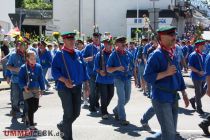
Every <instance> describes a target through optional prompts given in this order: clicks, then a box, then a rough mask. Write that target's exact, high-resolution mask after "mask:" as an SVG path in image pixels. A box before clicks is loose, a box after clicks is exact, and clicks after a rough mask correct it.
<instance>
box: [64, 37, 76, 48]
mask: <svg viewBox="0 0 210 140" xmlns="http://www.w3.org/2000/svg"><path fill="white" fill-rule="evenodd" d="M63 42H64V44H65V45H66V46H74V45H75V39H74V38H65V39H63Z"/></svg>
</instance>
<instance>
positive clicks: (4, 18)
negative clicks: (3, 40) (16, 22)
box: [0, 0, 15, 33]
mask: <svg viewBox="0 0 210 140" xmlns="http://www.w3.org/2000/svg"><path fill="white" fill-rule="evenodd" d="M1 1H3V0H1ZM8 13H15V0H7V1H6V2H4V3H2V4H1V8H0V25H1V26H2V28H3V30H4V32H5V33H7V32H8V31H9V30H10V29H11V28H12V26H13V25H12V22H11V20H10V18H9V16H8Z"/></svg>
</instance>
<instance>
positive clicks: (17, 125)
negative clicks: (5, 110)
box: [5, 118, 27, 130]
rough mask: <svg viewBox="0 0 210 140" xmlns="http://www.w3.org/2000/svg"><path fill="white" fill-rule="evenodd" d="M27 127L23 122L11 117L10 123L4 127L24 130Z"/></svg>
mask: <svg viewBox="0 0 210 140" xmlns="http://www.w3.org/2000/svg"><path fill="white" fill-rule="evenodd" d="M26 128H27V127H26V126H25V125H24V124H23V123H20V122H18V120H17V118H12V119H11V125H10V126H9V127H5V129H10V130H25V129H26Z"/></svg>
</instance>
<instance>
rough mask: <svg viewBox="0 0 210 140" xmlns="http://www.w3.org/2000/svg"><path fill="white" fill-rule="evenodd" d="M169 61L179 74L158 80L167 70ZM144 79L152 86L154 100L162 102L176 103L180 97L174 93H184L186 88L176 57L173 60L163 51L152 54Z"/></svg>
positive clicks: (158, 50) (159, 50) (157, 50)
mask: <svg viewBox="0 0 210 140" xmlns="http://www.w3.org/2000/svg"><path fill="white" fill-rule="evenodd" d="M169 61H170V63H171V64H172V65H175V66H176V68H177V73H176V74H175V75H173V76H168V77H165V78H163V79H160V80H156V78H157V75H158V73H160V72H164V71H166V70H167V67H168V64H169ZM144 78H145V80H146V81H147V82H148V83H150V84H151V85H152V91H151V92H152V93H151V95H152V99H153V100H158V101H160V102H168V103H173V102H175V101H176V100H177V96H178V95H177V94H175V93H174V92H176V91H182V90H184V89H185V88H186V87H185V83H184V79H183V77H182V74H181V71H180V69H179V67H178V62H177V60H176V57H174V58H173V60H171V59H170V58H169V56H168V53H167V52H165V51H163V50H162V49H156V50H155V51H154V52H153V53H152V54H150V57H149V58H148V61H147V64H146V67H145V71H144Z"/></svg>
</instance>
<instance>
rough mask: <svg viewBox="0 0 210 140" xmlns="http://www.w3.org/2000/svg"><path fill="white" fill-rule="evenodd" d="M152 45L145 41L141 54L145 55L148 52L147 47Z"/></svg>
mask: <svg viewBox="0 0 210 140" xmlns="http://www.w3.org/2000/svg"><path fill="white" fill-rule="evenodd" d="M150 47H152V45H151V44H150V43H147V44H146V45H145V46H144V50H143V54H144V55H146V57H148V56H147V53H148V49H149V48H150Z"/></svg>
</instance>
